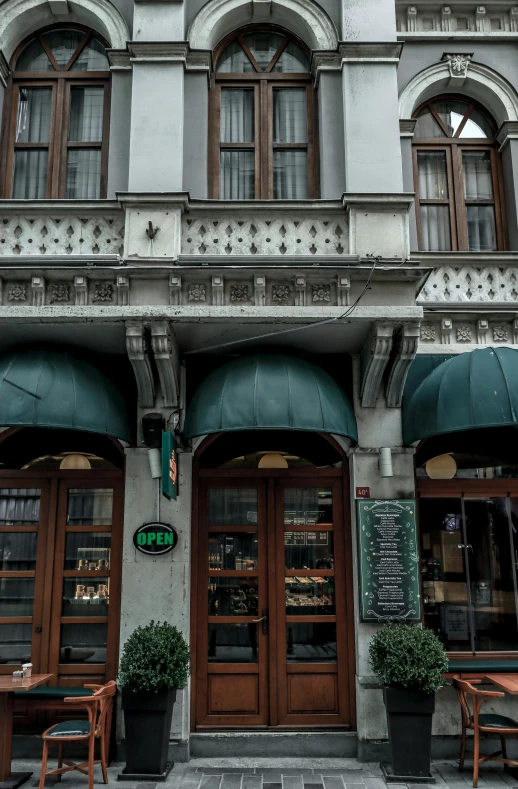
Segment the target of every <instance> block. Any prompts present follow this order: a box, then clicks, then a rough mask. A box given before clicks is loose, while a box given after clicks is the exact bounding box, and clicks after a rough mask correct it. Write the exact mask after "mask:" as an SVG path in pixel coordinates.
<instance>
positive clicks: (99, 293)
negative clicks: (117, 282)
mask: <svg viewBox="0 0 518 789" xmlns="http://www.w3.org/2000/svg"><path fill="white" fill-rule="evenodd" d="M93 301H94V302H96V303H99V302H105V301H113V285H112V284H111V282H96V283H95V284H94V296H93Z"/></svg>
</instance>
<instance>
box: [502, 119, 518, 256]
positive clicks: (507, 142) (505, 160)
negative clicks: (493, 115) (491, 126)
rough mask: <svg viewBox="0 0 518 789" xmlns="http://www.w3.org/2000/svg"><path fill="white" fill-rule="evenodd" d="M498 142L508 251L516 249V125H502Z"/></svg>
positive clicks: (517, 135)
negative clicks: (499, 144) (499, 145)
mask: <svg viewBox="0 0 518 789" xmlns="http://www.w3.org/2000/svg"><path fill="white" fill-rule="evenodd" d="M506 127H511V128H509V130H508V129H507V128H506ZM511 129H512V131H511ZM499 142H500V143H502V142H503V143H504V147H503V148H502V154H501V155H502V171H503V174H504V195H505V209H506V215H507V230H508V234H509V249H518V215H517V212H518V123H513V124H510V123H506V124H504V125H503V129H502V130H501V132H499Z"/></svg>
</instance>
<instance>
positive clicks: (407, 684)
mask: <svg viewBox="0 0 518 789" xmlns="http://www.w3.org/2000/svg"><path fill="white" fill-rule="evenodd" d="M369 656H370V660H371V664H372V668H373V670H374V673H375V675H376V676H377V678H378V679H379V680H380V681H381V682H382V683H383V686H384V690H383V698H384V701H385V707H386V710H387V724H388V732H389V742H390V749H391V756H392V771H391V772H392V775H396V776H403V777H415V778H421V779H422V778H423V777H425V776H429V775H430V756H431V745H432V716H433V713H434V710H435V692H436V691H437V690H440V688H442V686H443V685H444V678H443V674H445V673H446V672H447V671H448V659H447V657H446V653H445V652H444V647H443V645H442V643H441V642H440V641H439V639H438V638H437V636H436V635H435V633H434V632H433V631H432V630H428V629H427V628H422V627H420V626H419V625H388V626H386V627H384V628H382V629H380V630H379V631H378V632H377V633H376V635H375V636H373V638H372V639H371V642H370V644H369Z"/></svg>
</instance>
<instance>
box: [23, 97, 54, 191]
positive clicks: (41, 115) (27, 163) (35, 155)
mask: <svg viewBox="0 0 518 789" xmlns="http://www.w3.org/2000/svg"><path fill="white" fill-rule="evenodd" d="M51 105H52V88H20V97H19V102H18V114H17V117H16V136H15V140H16V142H17V143H24V142H44V143H47V142H48V141H49V133H50V113H51ZM47 164H48V151H47V149H46V148H41V149H33V150H24V149H18V150H17V151H16V153H15V162H14V178H13V198H15V199H16V198H17V199H25V200H37V199H42V198H44V197H45V196H46V190H47Z"/></svg>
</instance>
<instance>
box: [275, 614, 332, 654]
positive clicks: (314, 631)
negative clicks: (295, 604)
mask: <svg viewBox="0 0 518 789" xmlns="http://www.w3.org/2000/svg"><path fill="white" fill-rule="evenodd" d="M286 659H287V661H288V663H329V662H336V625H335V624H333V623H332V622H288V624H287V625H286Z"/></svg>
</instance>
